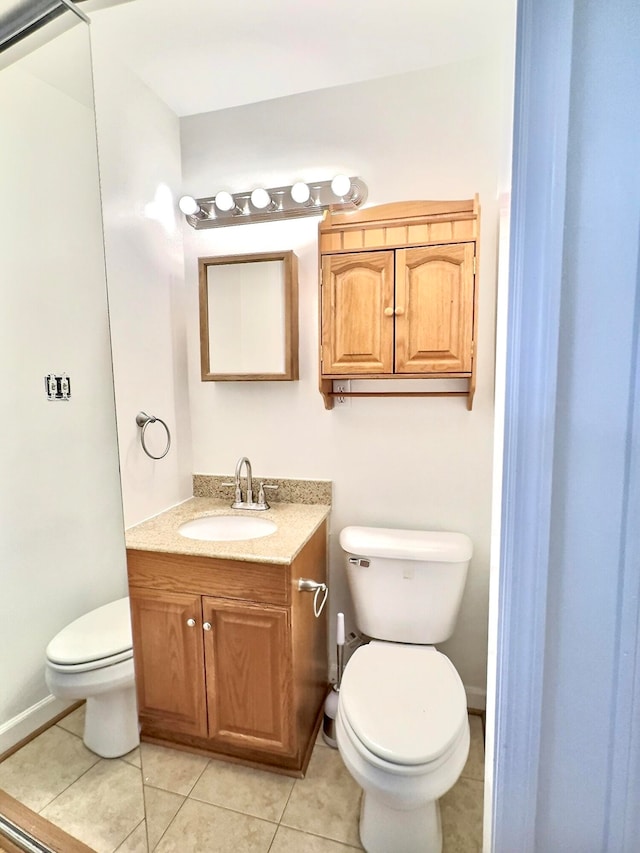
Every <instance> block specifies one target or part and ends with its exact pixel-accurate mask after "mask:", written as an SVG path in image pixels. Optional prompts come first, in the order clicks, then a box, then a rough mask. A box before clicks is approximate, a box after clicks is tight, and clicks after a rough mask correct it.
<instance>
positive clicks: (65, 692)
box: [45, 597, 140, 758]
mask: <svg viewBox="0 0 640 853" xmlns="http://www.w3.org/2000/svg"><path fill="white" fill-rule="evenodd" d="M46 657H47V661H46V667H45V679H46V682H47V686H48V688H49V690H50V691H51V693H52V694H53V695H54V696H57V697H58V698H60V699H86V700H87V708H86V719H85V726H84V738H83V739H84V743H85V746H87V747H88V748H89V749H90V750H91V751H92V752H95V753H96V754H97V755H100V756H102V757H103V758H117V757H118V756H120V755H125V754H126V753H127V752H130V751H131V750H132V749H134V747H136V746H137V745H138V744H139V743H140V734H139V729H138V711H137V705H136V689H135V679H134V672H133V644H132V639H131V616H130V612H129V598H128V597H127V598H121V599H119V600H118V601H112V602H111V603H110V604H105V605H104V606H103V607H98V608H97V609H96V610H92V611H91V612H90V613H86V614H85V615H84V616H81V617H80V618H79V619H76V620H75V621H74V622H71V624H69V625H67V627H66V628H63V629H62V631H60V633H58V634H56V636H55V637H54V638H53V640H51V642H50V643H49V645H48V646H47V651H46Z"/></svg>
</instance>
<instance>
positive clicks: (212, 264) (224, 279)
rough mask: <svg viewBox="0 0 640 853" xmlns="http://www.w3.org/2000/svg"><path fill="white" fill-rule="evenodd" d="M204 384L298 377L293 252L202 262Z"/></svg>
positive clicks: (296, 265)
mask: <svg viewBox="0 0 640 853" xmlns="http://www.w3.org/2000/svg"><path fill="white" fill-rule="evenodd" d="M198 267H199V275H200V359H201V362H200V363H201V376H202V380H203V381H216V382H225V381H227V382H228V381H242V380H253V381H255V380H293V379H297V378H298V259H297V257H296V255H295V254H294V253H293V252H269V253H261V254H255V255H230V256H226V257H213V258H199V259H198Z"/></svg>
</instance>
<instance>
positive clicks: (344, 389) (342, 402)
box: [333, 379, 351, 406]
mask: <svg viewBox="0 0 640 853" xmlns="http://www.w3.org/2000/svg"><path fill="white" fill-rule="evenodd" d="M349 391H351V380H350V379H334V381H333V393H334V398H333V399H334V402H335V404H336V406H350V405H351V397H343V396H341V394H344V393H348V392H349Z"/></svg>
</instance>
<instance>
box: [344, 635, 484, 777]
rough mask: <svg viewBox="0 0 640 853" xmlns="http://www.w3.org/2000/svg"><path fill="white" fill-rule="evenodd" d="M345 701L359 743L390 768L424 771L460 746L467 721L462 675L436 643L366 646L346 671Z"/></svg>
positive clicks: (346, 720)
mask: <svg viewBox="0 0 640 853" xmlns="http://www.w3.org/2000/svg"><path fill="white" fill-rule="evenodd" d="M339 702H340V712H341V715H342V718H343V722H344V723H345V729H346V731H347V733H348V735H349V738H350V740H352V742H353V745H354V747H355V748H356V749H358V751H359V752H360V753H361V754H362V755H363V757H366V758H367V760H369V761H370V762H371V763H373V764H375V765H376V766H378V767H380V768H381V769H387V770H389V771H390V772H396V773H401V772H405V773H407V774H408V775H412V774H413V773H416V772H422V770H423V769H424V767H425V765H429V764H432V763H433V762H438V761H439V759H441V758H442V757H444V756H445V755H448V754H449V753H450V752H451V751H452V750H453V749H454V748H455V747H456V745H457V743H458V741H459V739H460V737H461V736H462V733H463V732H464V731H465V727H466V725H467V703H466V694H465V690H464V687H463V685H462V681H461V680H460V676H459V675H458V673H457V672H456V670H455V667H454V666H453V664H452V663H451V661H450V660H449V659H448V658H447V657H446V656H445V655H443V654H442V653H441V652H439V651H437V649H435V648H434V647H433V646H411V645H403V644H400V643H387V642H379V641H372V642H371V643H369V644H368V645H367V646H363V647H361V648H360V649H358V650H357V651H356V652H355V654H354V655H353V656H352V658H351V660H350V661H349V664H348V666H347V667H346V669H345V673H344V676H343V678H342V683H341V685H340V699H339ZM400 713H401V715H402V716H401V718H402V724H401V725H398V720H399V718H400V716H399V715H400Z"/></svg>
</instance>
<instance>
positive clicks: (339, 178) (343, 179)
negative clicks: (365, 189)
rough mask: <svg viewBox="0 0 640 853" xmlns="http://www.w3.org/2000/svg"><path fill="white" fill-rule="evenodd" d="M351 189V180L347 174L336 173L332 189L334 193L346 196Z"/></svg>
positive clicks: (342, 196) (341, 196)
mask: <svg viewBox="0 0 640 853" xmlns="http://www.w3.org/2000/svg"><path fill="white" fill-rule="evenodd" d="M350 190H351V181H350V180H349V178H348V177H347V176H346V175H336V176H335V178H334V179H333V180H332V181H331V191H332V192H333V194H334V195H337V196H340V198H344V197H345V196H347V195H349V191H350Z"/></svg>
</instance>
